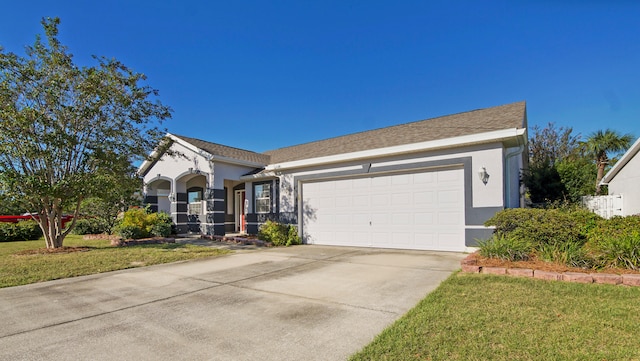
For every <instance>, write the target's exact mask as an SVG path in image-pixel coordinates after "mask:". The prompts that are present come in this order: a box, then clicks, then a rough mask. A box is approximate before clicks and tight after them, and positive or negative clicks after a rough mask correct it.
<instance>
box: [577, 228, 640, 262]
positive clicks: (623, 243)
mask: <svg viewBox="0 0 640 361" xmlns="http://www.w3.org/2000/svg"><path fill="white" fill-rule="evenodd" d="M587 248H588V249H589V250H590V251H591V252H592V253H593V254H594V255H595V257H596V260H597V262H598V265H599V266H600V267H605V268H606V267H623V268H630V269H634V270H640V216H628V217H613V218H611V219H606V220H602V221H600V222H598V224H597V225H596V226H595V227H593V228H592V229H590V231H589V233H588V243H587Z"/></svg>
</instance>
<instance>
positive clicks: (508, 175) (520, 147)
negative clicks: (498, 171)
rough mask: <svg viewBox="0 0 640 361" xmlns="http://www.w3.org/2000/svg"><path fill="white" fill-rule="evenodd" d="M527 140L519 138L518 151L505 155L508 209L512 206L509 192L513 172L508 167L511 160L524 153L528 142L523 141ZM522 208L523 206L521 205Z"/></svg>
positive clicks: (505, 191)
mask: <svg viewBox="0 0 640 361" xmlns="http://www.w3.org/2000/svg"><path fill="white" fill-rule="evenodd" d="M523 138H524V139H526V137H517V138H516V139H517V140H518V149H516V150H514V151H513V152H511V153H507V155H505V157H504V163H505V167H504V172H505V182H504V186H505V190H504V194H505V200H504V201H505V205H506V206H507V207H508V206H509V205H510V204H511V192H509V191H510V190H511V182H512V180H511V172H510V169H508V165H509V159H511V158H513V157H515V156H518V155H521V154H522V153H523V152H524V148H525V144H526V142H525V141H524V140H521V139H523ZM521 206H522V205H521Z"/></svg>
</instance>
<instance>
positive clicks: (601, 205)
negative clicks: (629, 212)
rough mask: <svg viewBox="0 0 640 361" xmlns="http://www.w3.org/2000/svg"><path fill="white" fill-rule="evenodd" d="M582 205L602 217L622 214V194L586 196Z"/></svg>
mask: <svg viewBox="0 0 640 361" xmlns="http://www.w3.org/2000/svg"><path fill="white" fill-rule="evenodd" d="M582 205H584V206H585V207H587V209H589V210H590V211H593V212H594V213H596V214H597V215H599V216H600V217H604V218H607V219H608V218H611V217H613V216H621V215H622V195H621V194H619V195H613V196H584V197H582Z"/></svg>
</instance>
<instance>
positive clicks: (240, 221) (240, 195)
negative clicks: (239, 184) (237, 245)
mask: <svg viewBox="0 0 640 361" xmlns="http://www.w3.org/2000/svg"><path fill="white" fill-rule="evenodd" d="M245 194H246V193H245V191H244V189H243V190H238V191H236V199H235V212H234V213H235V217H236V232H238V233H246V232H247V220H246V218H245V213H246V210H245V206H244V203H245V199H246V196H245Z"/></svg>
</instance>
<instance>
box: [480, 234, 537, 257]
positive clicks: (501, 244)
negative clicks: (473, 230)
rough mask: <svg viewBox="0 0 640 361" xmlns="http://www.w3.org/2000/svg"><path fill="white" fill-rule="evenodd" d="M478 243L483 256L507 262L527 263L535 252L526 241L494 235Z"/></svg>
mask: <svg viewBox="0 0 640 361" xmlns="http://www.w3.org/2000/svg"><path fill="white" fill-rule="evenodd" d="M478 243H479V245H480V255H481V256H483V257H487V258H498V259H501V260H505V261H527V260H529V259H530V258H531V252H532V251H533V247H532V244H531V243H529V242H527V241H526V240H523V239H520V238H516V237H509V236H505V235H494V236H493V237H491V238H490V239H488V240H486V241H479V242H478Z"/></svg>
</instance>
